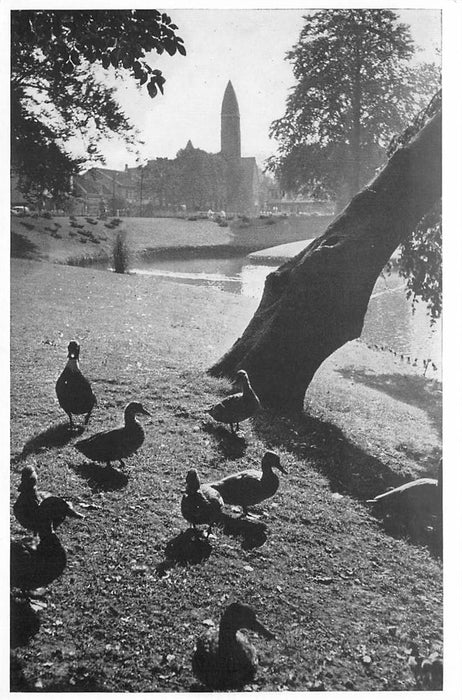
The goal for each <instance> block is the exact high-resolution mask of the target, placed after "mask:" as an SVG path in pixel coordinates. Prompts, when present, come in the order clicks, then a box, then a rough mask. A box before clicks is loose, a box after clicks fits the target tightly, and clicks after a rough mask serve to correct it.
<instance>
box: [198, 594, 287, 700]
mask: <svg viewBox="0 0 462 700" xmlns="http://www.w3.org/2000/svg"><path fill="white" fill-rule="evenodd" d="M241 629H248V630H252V631H254V632H258V633H259V634H261V635H262V636H264V637H266V638H267V639H274V634H273V633H272V632H270V631H269V630H267V629H266V627H264V626H263V625H262V624H261V623H260V622H259V621H258V620H257V616H256V614H255V611H254V610H253V608H251V607H250V605H245V604H243V603H239V602H236V603H231V604H230V605H228V607H227V608H226V609H225V611H224V612H223V615H222V616H221V620H220V627H219V629H218V630H217V629H216V628H211V629H209V630H207V632H205V633H204V634H203V635H201V636H200V637H198V639H197V641H196V647H195V650H194V653H193V657H192V669H193V673H194V675H195V676H196V678H197V679H198V680H199V681H200V682H201V683H203V684H204V685H205V686H206V687H207V688H210V689H212V690H225V689H232V688H240V687H242V686H244V685H245V684H246V683H249V682H250V681H252V680H253V678H254V677H255V674H256V672H257V668H258V656H257V651H256V649H255V647H254V646H253V644H251V643H250V642H249V640H248V639H247V637H246V636H245V635H244V634H243V633H242V632H240V631H239V630H241Z"/></svg>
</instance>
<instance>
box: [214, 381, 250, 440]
mask: <svg viewBox="0 0 462 700" xmlns="http://www.w3.org/2000/svg"><path fill="white" fill-rule="evenodd" d="M236 379H237V381H238V382H239V383H240V384H241V387H242V392H241V393H236V394H231V395H230V396H227V397H226V398H224V399H223V401H221V402H220V403H217V404H216V405H215V406H212V408H210V409H209V410H208V411H207V413H208V414H209V415H210V416H212V418H213V419H214V420H216V421H218V422H219V423H228V424H229V426H230V428H231V432H232V433H233V435H234V434H235V433H236V430H237V431H238V430H239V423H240V422H241V421H243V420H246V419H247V418H251V417H252V416H253V415H255V413H256V412H257V411H258V410H259V409H260V408H261V404H260V400H259V398H258V396H257V395H256V393H255V391H254V390H253V389H252V385H251V384H250V380H249V377H248V375H247V372H246V371H245V370H244V369H240V370H239V371H238V372H237V374H236ZM234 426H236V429H235V428H234Z"/></svg>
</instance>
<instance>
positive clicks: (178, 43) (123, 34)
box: [11, 10, 186, 196]
mask: <svg viewBox="0 0 462 700" xmlns="http://www.w3.org/2000/svg"><path fill="white" fill-rule="evenodd" d="M177 29H178V27H177V26H176V25H175V24H174V23H173V21H172V19H171V18H170V17H169V15H168V14H166V13H165V12H164V13H161V12H159V11H158V10H64V11H62V10H15V11H13V12H12V13H11V125H12V129H11V132H12V133H11V137H12V164H13V168H14V170H15V172H16V174H17V175H18V176H19V182H20V186H22V187H23V189H27V190H29V191H30V193H31V196H34V194H35V195H36V194H37V193H40V192H41V191H43V190H44V189H48V190H49V191H50V192H51V193H52V194H53V195H59V194H61V193H62V192H65V191H66V190H67V189H68V187H69V177H68V176H69V175H70V174H72V173H74V172H76V171H77V169H78V166H79V165H80V164H81V163H82V162H84V161H85V160H100V161H103V160H104V159H103V156H102V154H101V153H100V152H99V148H98V142H99V140H100V139H101V138H102V137H105V136H106V137H107V136H111V135H114V134H117V135H118V136H120V137H121V138H123V139H124V140H125V142H126V143H127V144H132V145H133V144H134V142H135V139H136V134H135V132H134V129H133V127H132V125H131V124H130V122H129V120H128V119H127V117H126V116H125V114H124V112H123V110H122V109H121V107H120V105H119V103H118V101H117V98H116V95H115V90H114V89H113V88H111V87H108V86H107V85H106V84H105V79H106V76H107V72H108V71H112V72H114V73H115V74H116V75H119V76H120V75H127V76H128V77H130V78H131V79H133V80H134V81H135V82H136V83H137V84H138V85H139V86H144V87H145V89H146V90H147V92H148V94H149V96H150V97H155V96H156V94H157V93H158V92H159V91H160V92H161V93H162V92H163V86H164V83H165V78H164V77H163V75H162V72H161V71H160V70H158V69H156V68H155V67H153V66H152V65H151V54H152V53H157V54H162V53H163V52H164V51H166V52H167V53H168V54H169V55H171V56H173V55H174V54H175V53H176V52H178V53H180V54H181V55H185V54H186V50H185V48H184V44H183V40H182V39H181V38H180V37H179V36H178V35H177V34H176V30H177ZM76 138H80V139H82V138H83V139H85V141H86V153H85V154H82V156H81V157H76V156H74V155H72V154H71V149H70V144H71V143H72V141H73V140H75V139H76Z"/></svg>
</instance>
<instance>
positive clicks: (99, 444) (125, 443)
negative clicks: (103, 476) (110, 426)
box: [74, 401, 151, 467]
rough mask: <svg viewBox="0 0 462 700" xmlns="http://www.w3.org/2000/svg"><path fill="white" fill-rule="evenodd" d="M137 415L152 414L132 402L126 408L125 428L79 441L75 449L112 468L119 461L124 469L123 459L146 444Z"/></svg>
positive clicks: (104, 432)
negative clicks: (113, 463) (112, 463)
mask: <svg viewBox="0 0 462 700" xmlns="http://www.w3.org/2000/svg"><path fill="white" fill-rule="evenodd" d="M137 415H143V416H150V415H151V414H150V413H149V411H147V410H146V409H145V408H143V406H142V405H141V404H140V403H139V402H138V401H132V402H131V403H129V404H128V405H127V406H126V408H125V411H124V419H125V424H124V425H123V426H121V427H120V428H115V429H114V430H106V431H102V432H100V433H96V434H95V435H92V436H91V437H89V438H87V439H86V440H79V441H78V442H76V443H75V445H74V447H75V448H76V449H77V450H78V451H79V452H81V453H82V454H83V455H85V457H88V459H91V461H92V462H105V463H106V465H107V466H108V467H110V466H111V462H114V461H115V460H118V461H119V462H120V464H121V466H122V467H124V466H125V464H124V462H123V459H124V458H125V457H130V456H131V455H132V454H134V453H135V452H136V451H137V450H139V448H140V447H141V445H142V444H143V442H144V430H143V427H142V425H141V424H140V423H139V422H138V421H137V420H136V416H137Z"/></svg>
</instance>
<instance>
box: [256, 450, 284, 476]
mask: <svg viewBox="0 0 462 700" xmlns="http://www.w3.org/2000/svg"><path fill="white" fill-rule="evenodd" d="M261 469H262V471H263V472H264V471H270V470H272V469H279V471H280V472H282V473H283V474H287V470H286V469H284V467H283V466H282V464H281V460H280V458H279V455H277V454H276V452H270V451H268V452H265V454H264V455H263V459H262V461H261Z"/></svg>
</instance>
